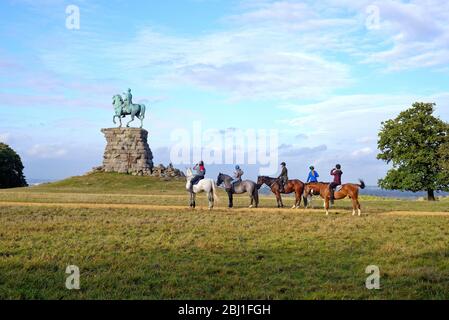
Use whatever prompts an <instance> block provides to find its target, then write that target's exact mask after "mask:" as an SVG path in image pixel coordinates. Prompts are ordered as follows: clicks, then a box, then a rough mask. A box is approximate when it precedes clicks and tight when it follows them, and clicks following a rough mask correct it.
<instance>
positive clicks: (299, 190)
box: [257, 176, 304, 209]
mask: <svg viewBox="0 0 449 320" xmlns="http://www.w3.org/2000/svg"><path fill="white" fill-rule="evenodd" d="M263 184H266V185H267V186H268V187H270V189H271V192H273V193H274V194H275V195H276V201H277V205H278V208H281V207H284V204H283V203H282V198H281V193H280V192H279V190H280V188H281V186H280V184H279V179H278V178H270V177H267V176H258V177H257V188H260V187H261V186H262V185H263ZM303 191H304V183H303V182H302V181H301V180H297V179H294V180H288V182H287V184H286V185H285V186H284V192H283V193H285V194H289V193H292V192H295V204H294V205H293V207H292V209H294V208H299V206H300V205H301V196H302V194H303Z"/></svg>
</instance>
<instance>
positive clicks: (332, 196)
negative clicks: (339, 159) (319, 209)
mask: <svg viewBox="0 0 449 320" xmlns="http://www.w3.org/2000/svg"><path fill="white" fill-rule="evenodd" d="M342 175H343V171H341V165H339V164H337V165H336V166H335V168H334V169H332V170H331V176H334V181H333V182H331V183H330V184H329V191H330V200H331V204H334V199H335V194H334V192H335V188H336V187H338V186H339V185H341V176H342Z"/></svg>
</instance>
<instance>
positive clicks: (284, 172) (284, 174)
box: [278, 162, 288, 193]
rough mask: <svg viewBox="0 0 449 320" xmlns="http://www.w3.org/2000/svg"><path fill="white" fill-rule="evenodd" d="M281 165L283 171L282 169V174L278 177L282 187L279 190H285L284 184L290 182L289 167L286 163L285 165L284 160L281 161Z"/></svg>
mask: <svg viewBox="0 0 449 320" xmlns="http://www.w3.org/2000/svg"><path fill="white" fill-rule="evenodd" d="M281 166H282V171H281V174H280V175H279V177H278V179H279V182H280V183H279V184H280V187H281V188H280V189H279V192H281V193H282V192H285V188H284V186H285V185H286V184H287V182H288V170H287V167H286V165H285V162H282V163H281Z"/></svg>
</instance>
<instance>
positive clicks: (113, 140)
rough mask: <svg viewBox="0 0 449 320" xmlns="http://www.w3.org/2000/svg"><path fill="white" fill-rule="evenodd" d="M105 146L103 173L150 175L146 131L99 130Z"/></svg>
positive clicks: (134, 129) (150, 153) (150, 166)
mask: <svg viewBox="0 0 449 320" xmlns="http://www.w3.org/2000/svg"><path fill="white" fill-rule="evenodd" d="M101 132H103V134H104V136H105V138H106V141H107V144H106V149H105V151H104V156H103V158H104V159H103V168H102V169H103V171H105V172H119V173H129V174H133V175H140V176H143V175H151V172H152V170H153V153H152V152H151V149H150V147H149V146H148V142H147V137H148V131H146V130H145V129H139V128H107V129H101Z"/></svg>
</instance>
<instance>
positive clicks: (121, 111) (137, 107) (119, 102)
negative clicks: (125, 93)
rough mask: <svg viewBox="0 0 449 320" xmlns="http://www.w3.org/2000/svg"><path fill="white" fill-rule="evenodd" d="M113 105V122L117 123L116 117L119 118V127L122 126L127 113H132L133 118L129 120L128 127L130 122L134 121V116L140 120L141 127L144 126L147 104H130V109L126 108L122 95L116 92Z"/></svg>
mask: <svg viewBox="0 0 449 320" xmlns="http://www.w3.org/2000/svg"><path fill="white" fill-rule="evenodd" d="M112 105H113V106H114V110H115V115H114V116H113V117H112V122H114V124H115V118H118V119H119V121H120V126H119V128H121V127H122V118H124V117H125V116H127V115H131V120H130V121H128V123H127V124H126V127H129V124H130V123H131V122H133V121H134V117H137V119H139V120H140V127H141V128H142V127H143V119H144V118H145V109H146V107H145V105H144V104H134V103H133V104H131V105H130V106H129V110H125V108H124V107H123V99H122V96H120V95H119V94H116V95H115V96H113V97H112Z"/></svg>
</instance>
